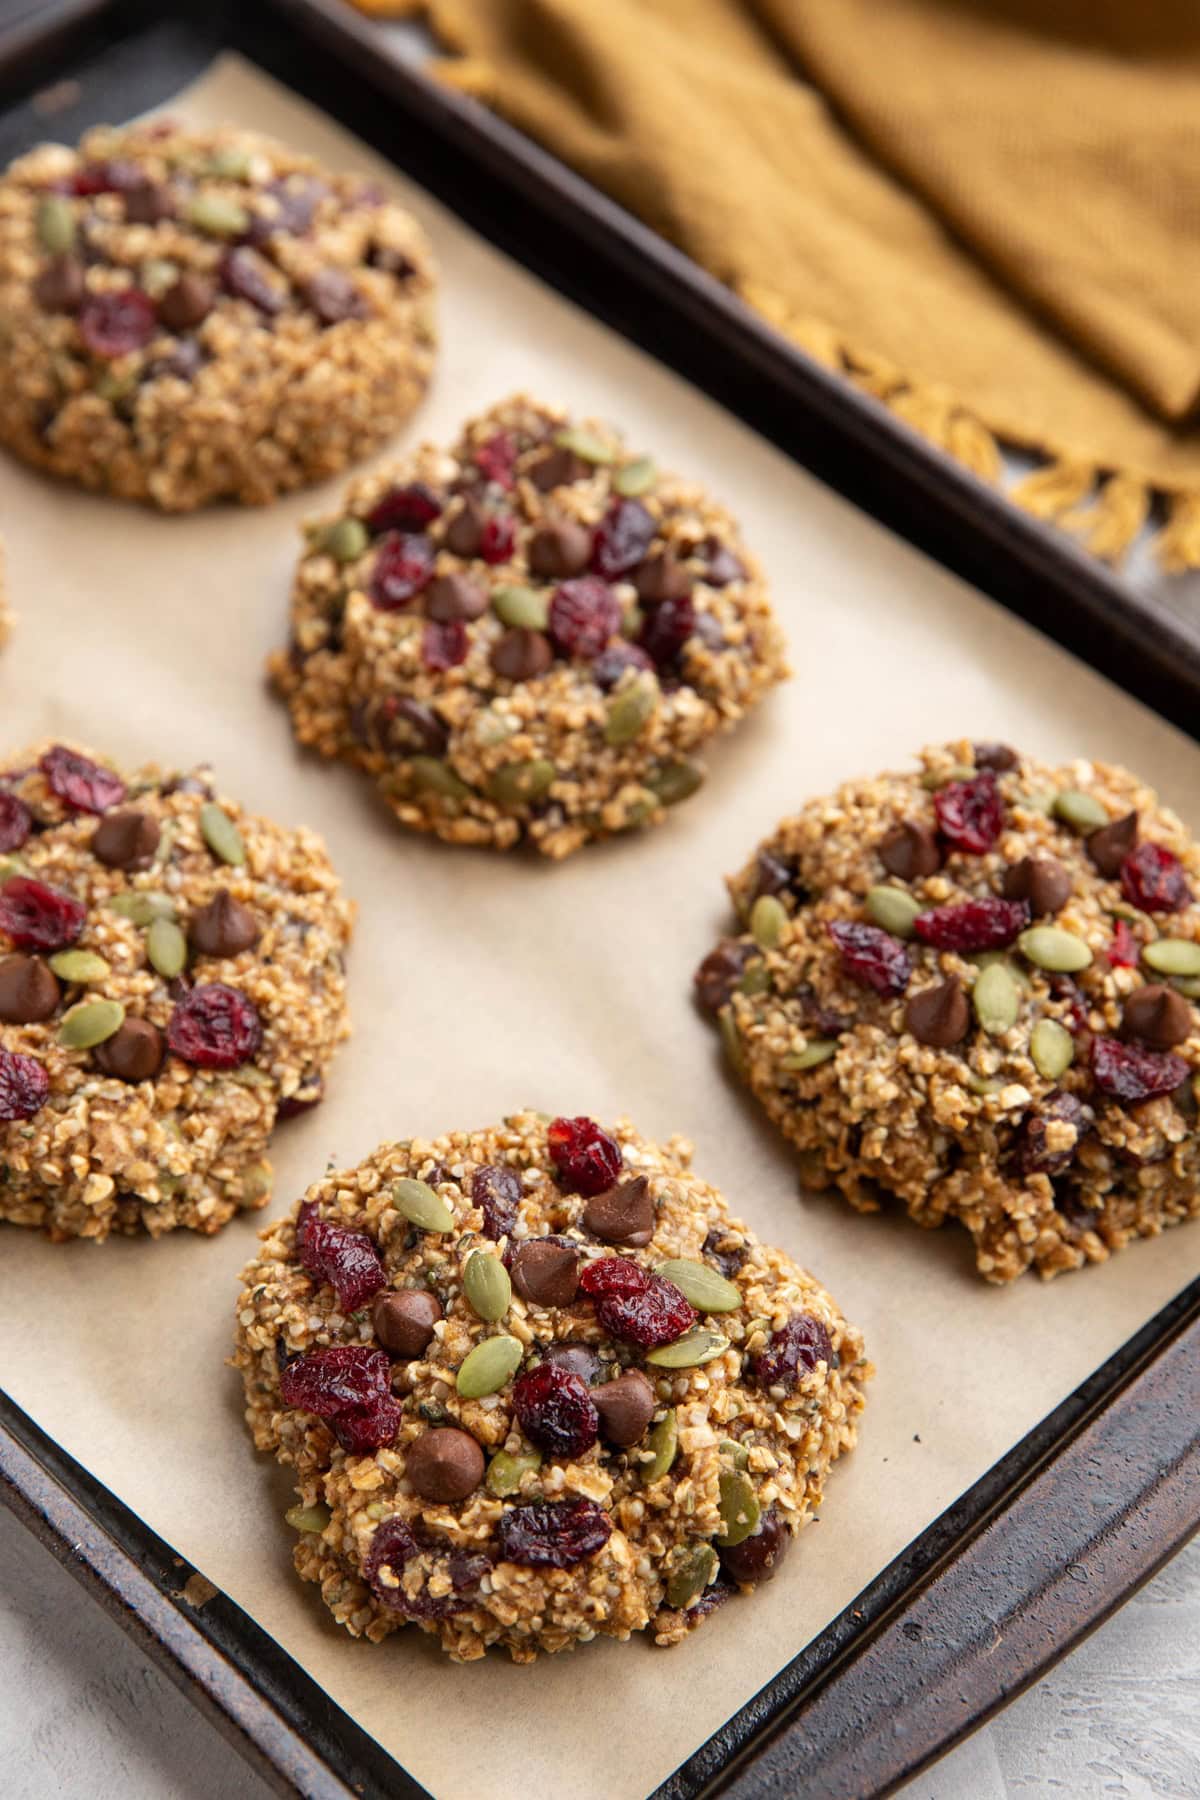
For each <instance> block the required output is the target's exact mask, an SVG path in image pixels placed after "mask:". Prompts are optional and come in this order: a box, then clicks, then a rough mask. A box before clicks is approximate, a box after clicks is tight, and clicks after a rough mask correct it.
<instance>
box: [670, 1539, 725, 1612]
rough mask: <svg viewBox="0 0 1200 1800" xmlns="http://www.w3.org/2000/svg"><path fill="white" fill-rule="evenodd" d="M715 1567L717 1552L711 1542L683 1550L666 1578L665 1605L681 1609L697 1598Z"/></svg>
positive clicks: (709, 1579)
mask: <svg viewBox="0 0 1200 1800" xmlns="http://www.w3.org/2000/svg"><path fill="white" fill-rule="evenodd" d="M716 1567H717V1553H716V1551H715V1550H714V1549H713V1547H712V1545H711V1544H696V1545H694V1546H693V1547H692V1549H690V1550H685V1551H684V1552H683V1553H682V1555H681V1556H680V1557H679V1560H678V1561H677V1562H676V1563H675V1566H674V1568H673V1569H672V1571H671V1574H670V1575H669V1576H668V1578H667V1605H668V1606H673V1607H676V1608H677V1609H679V1610H682V1609H683V1608H684V1607H687V1606H691V1604H692V1602H693V1601H694V1600H697V1599H699V1597H700V1595H701V1594H702V1593H703V1592H704V1590H705V1588H706V1587H707V1586H708V1584H709V1582H710V1581H711V1580H712V1578H713V1575H714V1574H715V1572H716Z"/></svg>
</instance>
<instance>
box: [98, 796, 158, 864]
mask: <svg viewBox="0 0 1200 1800" xmlns="http://www.w3.org/2000/svg"><path fill="white" fill-rule="evenodd" d="M161 835H162V834H161V831H160V829H159V823H158V820H157V819H155V818H152V817H151V815H150V814H149V813H144V812H140V811H139V810H138V808H137V807H135V806H127V807H123V808H122V809H121V811H120V812H110V813H105V815H104V817H103V818H102V819H101V821H100V823H99V825H97V827H96V829H95V831H94V832H93V833H92V855H93V856H95V857H98V858H99V860H100V861H101V862H102V863H103V864H104V866H105V868H107V869H148V868H149V867H150V864H151V863H152V862H153V860H154V852H155V851H156V850H157V849H158V840H159V838H160V836H161Z"/></svg>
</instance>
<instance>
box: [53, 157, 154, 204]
mask: <svg viewBox="0 0 1200 1800" xmlns="http://www.w3.org/2000/svg"><path fill="white" fill-rule="evenodd" d="M145 179H146V177H145V176H144V175H143V173H142V171H141V169H140V168H139V167H138V165H137V164H136V163H134V162H129V161H128V160H127V159H126V158H123V157H112V158H111V159H110V160H109V161H107V162H88V163H84V164H83V166H82V168H79V169H77V170H76V171H75V175H74V178H73V180H72V182H71V189H72V192H73V193H76V194H79V195H80V196H81V197H83V198H85V199H87V198H90V197H91V196H92V195H93V194H128V193H130V192H132V190H133V189H134V188H139V187H141V186H142V183H143V182H144V181H145Z"/></svg>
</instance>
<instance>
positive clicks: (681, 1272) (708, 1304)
mask: <svg viewBox="0 0 1200 1800" xmlns="http://www.w3.org/2000/svg"><path fill="white" fill-rule="evenodd" d="M655 1272H656V1273H657V1274H659V1275H665V1276H666V1278H667V1280H668V1281H673V1282H674V1283H675V1286H676V1287H677V1288H678V1289H679V1291H680V1293H681V1294H682V1295H683V1297H684V1299H685V1300H690V1301H691V1303H692V1305H693V1306H694V1307H695V1308H696V1311H697V1312H702V1313H726V1312H736V1311H737V1309H738V1307H739V1306H740V1305H741V1304H742V1296H741V1294H740V1293H739V1292H738V1290H737V1288H736V1287H735V1286H734V1284H733V1282H732V1281H726V1279H725V1277H724V1276H723V1275H719V1274H718V1273H717V1271H716V1270H715V1269H713V1268H710V1266H709V1265H708V1263H703V1262H693V1261H692V1260H691V1259H690V1257H686V1256H674V1257H671V1258H670V1260H669V1261H667V1262H660V1263H658V1264H657V1265H656V1270H655Z"/></svg>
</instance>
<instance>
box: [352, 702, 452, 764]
mask: <svg viewBox="0 0 1200 1800" xmlns="http://www.w3.org/2000/svg"><path fill="white" fill-rule="evenodd" d="M366 732H367V738H368V741H369V742H371V743H373V744H374V745H375V747H376V748H377V749H379V750H402V749H411V748H412V746H413V744H414V742H415V743H416V744H418V745H419V746H420V747H421V749H422V750H428V751H429V752H430V754H431V755H433V756H441V755H442V753H443V752H444V750H445V748H446V746H447V744H448V743H449V742H450V727H449V726H448V725H447V724H446V723H445V722H444V721H443V720H442V719H440V718H439V717H438V715H437V713H435V712H434V710H433V708H432V707H431V706H426V704H425V702H424V701H423V700H414V699H412V698H411V697H410V696H409V695H408V694H389V695H388V696H387V698H386V699H384V700H381V701H380V703H379V705H378V706H377V707H375V708H373V709H372V710H371V711H370V712H369V713H368V714H367V717H366Z"/></svg>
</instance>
